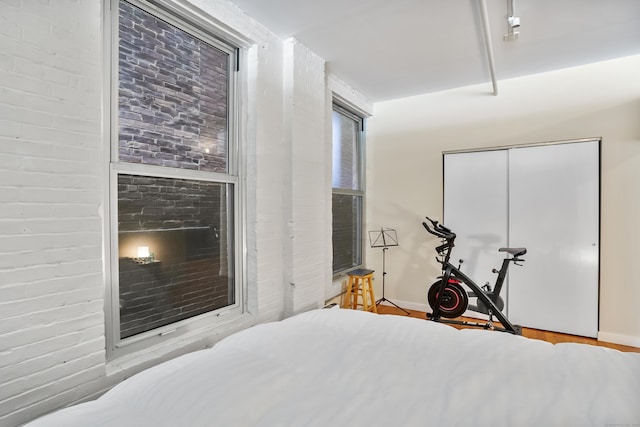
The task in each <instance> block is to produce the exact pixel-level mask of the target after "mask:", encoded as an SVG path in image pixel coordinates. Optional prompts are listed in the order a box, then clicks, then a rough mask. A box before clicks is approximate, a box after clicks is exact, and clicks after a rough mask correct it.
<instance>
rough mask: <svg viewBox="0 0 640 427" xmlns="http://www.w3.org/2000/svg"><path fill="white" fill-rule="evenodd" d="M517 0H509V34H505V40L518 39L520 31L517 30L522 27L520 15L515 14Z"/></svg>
mask: <svg viewBox="0 0 640 427" xmlns="http://www.w3.org/2000/svg"><path fill="white" fill-rule="evenodd" d="M514 3H515V0H507V34H505V35H504V37H503V40H504V41H513V40H517V39H518V36H519V35H520V33H519V32H518V31H516V30H517V29H518V28H520V17H518V16H515V15H516V12H515V5H514Z"/></svg>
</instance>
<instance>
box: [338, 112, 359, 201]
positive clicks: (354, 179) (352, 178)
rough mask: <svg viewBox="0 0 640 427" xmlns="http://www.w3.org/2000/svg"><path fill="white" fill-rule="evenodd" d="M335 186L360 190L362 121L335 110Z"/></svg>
mask: <svg viewBox="0 0 640 427" xmlns="http://www.w3.org/2000/svg"><path fill="white" fill-rule="evenodd" d="M332 127H333V188H345V189H350V190H359V189H360V187H361V185H360V166H359V165H360V158H359V157H360V152H359V150H358V140H359V138H358V135H359V133H360V122H359V121H357V120H354V119H352V118H350V117H347V116H345V115H344V114H342V113H340V112H338V111H335V110H334V111H333V123H332Z"/></svg>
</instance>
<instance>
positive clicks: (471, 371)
mask: <svg viewBox="0 0 640 427" xmlns="http://www.w3.org/2000/svg"><path fill="white" fill-rule="evenodd" d="M590 425H593V426H601V427H605V426H613V425H636V426H637V425H640V354H633V353H622V352H618V351H615V350H611V349H606V348H600V347H592V346H587V345H581V344H557V345H551V344H549V343H546V342H543V341H537V340H531V339H526V338H523V337H519V336H513V335H510V334H506V333H501V332H493V331H484V330H462V331H458V330H456V329H453V328H451V327H449V326H445V325H442V324H437V323H433V322H429V321H426V320H421V319H412V318H407V317H400V316H380V315H375V314H371V313H364V312H360V311H352V310H341V309H328V310H316V311H312V312H308V313H304V314H301V315H298V316H295V317H293V318H290V319H287V320H284V321H282V322H275V323H269V324H264V325H259V326H255V327H253V328H250V329H247V330H245V331H242V332H240V333H237V334H235V335H233V336H231V337H229V338H226V339H224V340H222V341H221V342H219V343H218V344H217V345H215V346H214V347H213V348H212V349H208V350H202V351H198V352H195V353H191V354H188V355H185V356H182V357H179V358H177V359H174V360H171V361H169V362H166V363H163V364H161V365H159V366H156V367H154V368H151V369H148V370H146V371H144V372H142V373H140V374H138V375H135V376H133V377H131V378H130V379H128V380H126V381H124V382H122V383H121V384H119V385H117V386H116V387H114V388H113V389H112V390H111V391H109V392H108V393H106V394H105V395H103V396H102V397H101V398H99V399H98V400H95V401H92V402H88V403H84V404H80V405H76V406H73V407H70V408H66V409H63V410H61V411H58V412H57V413H54V414H52V415H49V416H46V417H43V418H40V419H39V420H36V421H35V422H33V423H31V424H29V427H43V426H49V427H50V426H60V427H72V426H82V427H93V426H113V427H116V426H117V427H127V426H132V427H133V426H135V427H142V426H153V427H160V426H172V427H174V426H175V427H178V426H180V427H182V426H184V427H195V426H225V427H238V426H265V427H266V426H269V427H275V426H323V427H324V426H385V427H395V426H545V427H547V426H562V427H567V426H590Z"/></svg>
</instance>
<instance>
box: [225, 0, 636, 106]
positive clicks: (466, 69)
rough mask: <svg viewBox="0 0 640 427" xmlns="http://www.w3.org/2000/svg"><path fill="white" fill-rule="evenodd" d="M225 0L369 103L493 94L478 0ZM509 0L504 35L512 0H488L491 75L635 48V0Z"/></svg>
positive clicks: (502, 76)
mask: <svg viewBox="0 0 640 427" xmlns="http://www.w3.org/2000/svg"><path fill="white" fill-rule="evenodd" d="M232 1H233V2H234V3H235V4H237V5H238V7H240V9H242V10H244V11H245V12H246V13H247V14H248V15H250V16H252V17H253V18H255V19H256V20H258V21H259V22H261V23H262V24H264V25H265V26H267V27H268V28H269V29H270V30H271V31H273V32H274V33H275V34H276V35H278V36H280V37H282V38H283V39H284V38H287V37H295V38H296V39H297V40H299V41H300V42H302V43H303V44H304V45H306V46H307V47H309V48H310V49H311V50H313V51H314V52H316V53H317V54H318V55H320V56H321V57H323V58H324V59H325V60H326V61H327V68H328V70H329V71H330V72H332V73H334V74H336V75H337V76H339V77H340V78H342V79H343V80H344V81H345V82H347V83H349V84H350V85H351V86H353V87H354V88H356V89H358V90H359V91H360V92H362V93H363V94H365V95H366V96H367V97H369V99H370V100H371V101H373V102H377V101H383V100H389V99H396V98H402V97H406V96H411V95H417V94H421V93H428V92H435V91H439V90H444V89H449V88H454V87H461V86H467V85H472V84H478V83H483V82H487V84H488V87H487V91H488V92H491V91H492V87H491V83H490V82H491V77H490V73H489V65H488V64H489V62H488V59H487V51H486V48H485V44H484V39H483V27H482V20H481V13H480V0H232ZM514 3H515V15H516V16H518V17H520V20H521V27H520V28H519V30H518V31H519V32H520V35H519V38H518V39H517V40H515V41H510V42H505V41H503V35H504V34H505V33H506V32H507V8H508V4H509V0H487V9H488V15H489V21H490V27H491V39H492V44H493V49H494V55H495V69H496V77H497V79H498V80H501V79H506V78H511V77H517V76H522V75H526V74H534V73H539V72H544V71H549V70H554V69H559V68H565V67H570V66H575V65H581V64H586V63H590V62H597V61H602V60H606V59H611V58H616V57H621V56H627V55H633V54H640V0H515V2H514ZM638 78H639V80H640V76H639V77H638ZM498 86H499V84H498Z"/></svg>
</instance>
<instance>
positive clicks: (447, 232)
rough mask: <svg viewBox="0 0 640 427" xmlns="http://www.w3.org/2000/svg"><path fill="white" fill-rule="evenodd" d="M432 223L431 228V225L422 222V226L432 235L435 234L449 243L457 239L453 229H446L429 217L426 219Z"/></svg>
mask: <svg viewBox="0 0 640 427" xmlns="http://www.w3.org/2000/svg"><path fill="white" fill-rule="evenodd" d="M425 218H426V219H427V220H428V221H429V222H430V223H431V226H432V227H433V228H431V227H429V224H427V223H426V222H424V221H423V222H422V225H423V226H424V228H425V229H426V230H427V231H428V232H429V233H431V234H433V235H434V236H436V237H439V238H441V239H445V240H448V241H453V240H454V239H455V238H456V233H454V232H453V231H451V229H449V228H447V227H445V226H444V225H442V224H440V223H438V221H436V220H434V219H431V218H429V217H428V216H427V217H425Z"/></svg>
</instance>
